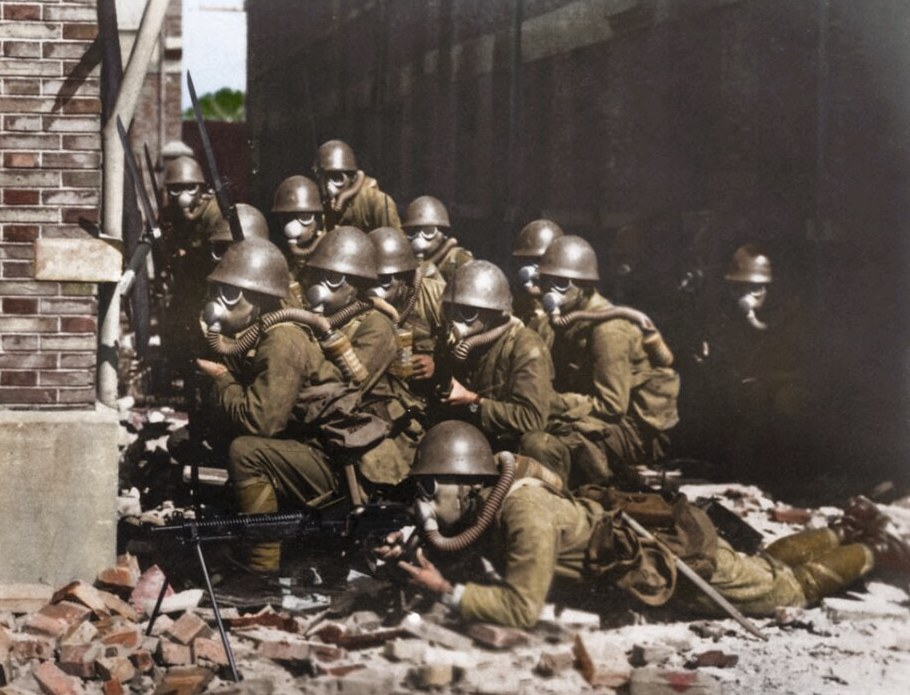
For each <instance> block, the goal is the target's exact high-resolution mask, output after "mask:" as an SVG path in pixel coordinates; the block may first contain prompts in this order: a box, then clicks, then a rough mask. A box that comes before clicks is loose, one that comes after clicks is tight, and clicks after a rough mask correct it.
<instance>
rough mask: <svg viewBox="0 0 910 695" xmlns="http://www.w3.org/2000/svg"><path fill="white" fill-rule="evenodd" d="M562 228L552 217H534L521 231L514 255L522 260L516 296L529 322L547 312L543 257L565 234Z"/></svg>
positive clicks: (521, 315)
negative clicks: (543, 297) (542, 281)
mask: <svg viewBox="0 0 910 695" xmlns="http://www.w3.org/2000/svg"><path fill="white" fill-rule="evenodd" d="M564 235H565V232H563V231H562V228H561V227H560V226H559V225H558V224H556V223H555V222H553V221H552V220H534V221H533V222H531V223H529V224H527V225H525V227H524V228H523V229H522V230H521V231H520V232H519V233H518V238H517V239H516V240H515V248H514V249H513V250H512V258H515V259H517V262H518V263H520V264H521V267H520V268H519V269H518V273H517V275H518V277H517V280H518V283H519V285H520V292H519V293H518V297H517V298H516V302H515V303H516V309H515V315H516V316H517V317H518V318H520V319H521V320H522V321H524V322H525V323H528V322H529V321H530V320H531V319H533V318H536V317H539V316H542V315H543V314H544V310H543V304H541V302H540V297H541V295H542V294H543V293H542V292H541V291H540V272H539V269H538V268H539V266H540V259H541V257H542V256H543V254H544V251H546V250H547V247H548V246H549V245H550V244H551V243H552V241H553V240H554V239H558V238H559V237H561V236H564Z"/></svg>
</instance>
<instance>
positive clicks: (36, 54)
mask: <svg viewBox="0 0 910 695" xmlns="http://www.w3.org/2000/svg"><path fill="white" fill-rule="evenodd" d="M3 55H5V56H7V57H9V58H40V57H41V44H39V43H38V42H36V41H5V42H4V43H3Z"/></svg>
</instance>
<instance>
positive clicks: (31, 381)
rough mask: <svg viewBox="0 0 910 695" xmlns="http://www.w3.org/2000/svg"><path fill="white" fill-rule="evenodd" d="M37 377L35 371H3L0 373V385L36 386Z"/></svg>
mask: <svg viewBox="0 0 910 695" xmlns="http://www.w3.org/2000/svg"><path fill="white" fill-rule="evenodd" d="M37 377H38V375H37V374H35V372H3V373H2V374H0V386H37V385H38V378H37Z"/></svg>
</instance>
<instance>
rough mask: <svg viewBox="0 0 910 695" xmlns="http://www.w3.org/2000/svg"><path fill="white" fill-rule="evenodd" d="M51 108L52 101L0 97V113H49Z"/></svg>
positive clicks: (35, 98) (34, 98)
mask: <svg viewBox="0 0 910 695" xmlns="http://www.w3.org/2000/svg"><path fill="white" fill-rule="evenodd" d="M53 108H54V100H53V99H39V98H37V97H0V111H2V112H4V113H42V112H43V113H49V112H50V110H51V109H53Z"/></svg>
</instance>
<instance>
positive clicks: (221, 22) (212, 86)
mask: <svg viewBox="0 0 910 695" xmlns="http://www.w3.org/2000/svg"><path fill="white" fill-rule="evenodd" d="M243 1H244V0H183V70H184V72H186V71H187V70H189V71H190V72H191V73H192V74H193V84H194V85H195V86H196V93H197V94H198V95H199V96H202V95H203V94H207V93H209V92H215V91H217V90H219V89H221V88H222V87H230V88H231V89H239V90H241V91H246V13H245V12H243ZM182 90H183V91H182V99H181V101H182V107H183V108H184V109H186V108H189V107H190V96H189V92H188V90H187V86H186V79H184V80H183V86H182Z"/></svg>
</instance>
